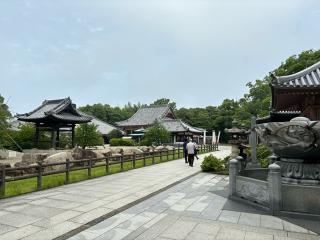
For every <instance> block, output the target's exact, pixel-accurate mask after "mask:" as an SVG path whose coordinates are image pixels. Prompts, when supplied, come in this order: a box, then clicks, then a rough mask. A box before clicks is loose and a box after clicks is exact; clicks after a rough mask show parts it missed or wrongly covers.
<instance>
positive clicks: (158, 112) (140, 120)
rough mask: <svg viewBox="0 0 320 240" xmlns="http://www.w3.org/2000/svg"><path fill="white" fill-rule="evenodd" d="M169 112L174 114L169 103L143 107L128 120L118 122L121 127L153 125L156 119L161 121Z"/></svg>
mask: <svg viewBox="0 0 320 240" xmlns="http://www.w3.org/2000/svg"><path fill="white" fill-rule="evenodd" d="M168 114H171V115H172V116H173V112H172V111H171V108H170V106H169V105H164V106H150V107H141V108H139V110H138V111H137V112H136V113H135V114H134V115H133V116H132V117H130V118H129V119H127V120H124V121H121V122H117V125H118V126H120V127H125V126H148V125H152V124H153V123H154V122H155V121H156V120H159V121H160V120H162V119H164V118H166V117H167V115H168Z"/></svg>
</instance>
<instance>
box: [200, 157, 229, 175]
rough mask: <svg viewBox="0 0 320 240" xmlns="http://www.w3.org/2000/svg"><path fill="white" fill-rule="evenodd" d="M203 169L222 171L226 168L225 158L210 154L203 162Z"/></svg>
mask: <svg viewBox="0 0 320 240" xmlns="http://www.w3.org/2000/svg"><path fill="white" fill-rule="evenodd" d="M201 169H202V171H204V172H220V171H223V170H225V164H224V160H222V159H220V158H217V157H215V156H213V155H212V154H210V155H209V156H206V157H204V160H203V162H202V164H201Z"/></svg>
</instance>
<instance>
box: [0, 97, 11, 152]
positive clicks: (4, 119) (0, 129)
mask: <svg viewBox="0 0 320 240" xmlns="http://www.w3.org/2000/svg"><path fill="white" fill-rule="evenodd" d="M10 116H11V114H10V112H9V107H8V106H7V104H6V103H5V102H4V97H2V96H1V95H0V148H3V146H4V145H5V144H6V142H7V134H8V127H9V125H8V118H9V117H10Z"/></svg>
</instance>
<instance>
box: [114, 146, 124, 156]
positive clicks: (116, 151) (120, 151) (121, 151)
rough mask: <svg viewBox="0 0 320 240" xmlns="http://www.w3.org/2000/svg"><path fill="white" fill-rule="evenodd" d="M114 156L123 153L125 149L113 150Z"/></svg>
mask: <svg viewBox="0 0 320 240" xmlns="http://www.w3.org/2000/svg"><path fill="white" fill-rule="evenodd" d="M111 153H112V155H114V154H121V153H123V148H111Z"/></svg>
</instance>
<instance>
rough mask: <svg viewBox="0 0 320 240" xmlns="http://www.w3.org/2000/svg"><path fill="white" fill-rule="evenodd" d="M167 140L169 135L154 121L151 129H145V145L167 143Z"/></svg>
mask: <svg viewBox="0 0 320 240" xmlns="http://www.w3.org/2000/svg"><path fill="white" fill-rule="evenodd" d="M169 140H170V133H169V132H168V131H167V129H166V128H165V127H164V126H163V125H162V124H161V123H159V122H158V121H156V122H155V123H154V125H153V126H152V127H150V128H148V129H147V132H146V134H145V135H144V138H143V141H145V142H146V143H149V144H151V143H154V144H156V145H160V144H162V143H166V142H169Z"/></svg>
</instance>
